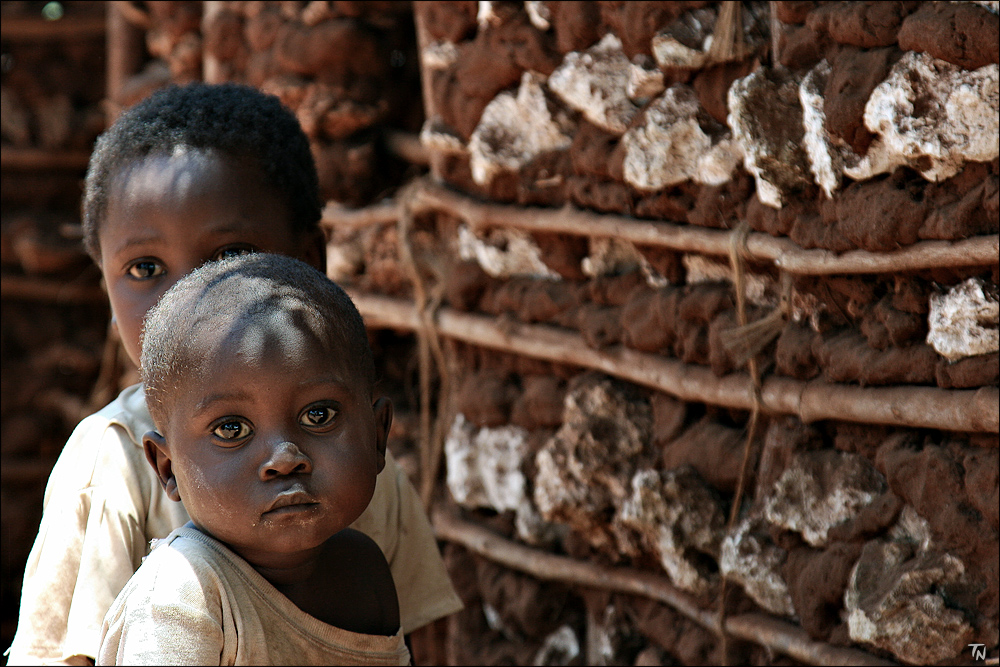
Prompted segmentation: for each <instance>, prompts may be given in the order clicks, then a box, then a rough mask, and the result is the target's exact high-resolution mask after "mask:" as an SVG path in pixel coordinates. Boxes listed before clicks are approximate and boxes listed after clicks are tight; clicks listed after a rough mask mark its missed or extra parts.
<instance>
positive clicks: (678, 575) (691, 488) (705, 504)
mask: <svg viewBox="0 0 1000 667" xmlns="http://www.w3.org/2000/svg"><path fill="white" fill-rule="evenodd" d="M631 486H632V489H631V491H632V492H631V495H630V496H629V498H628V499H627V500H626V501H625V502H624V503H623V504H622V505H621V509H620V512H619V515H618V520H619V521H621V523H622V524H623V525H625V526H627V527H629V528H631V529H633V530H636V531H637V532H639V533H640V534H641V535H642V536H643V537H644V541H645V542H646V543H647V544H651V545H652V546H653V548H654V549H655V551H656V552H657V554H658V555H659V558H660V564H661V565H663V569H664V570H666V571H667V574H669V575H670V579H671V581H673V583H674V584H675V585H676V586H677V587H678V588H681V589H683V590H686V591H689V592H691V593H694V594H696V595H701V594H704V593H708V592H709V590H710V589H711V587H712V586H713V585H714V584H715V583H716V582H717V581H718V575H717V574H716V573H714V572H712V571H710V569H709V568H706V567H705V566H704V565H703V564H702V563H701V562H699V560H698V559H694V558H692V555H693V554H695V553H698V554H701V555H702V556H705V557H708V558H710V559H712V560H718V558H719V549H720V544H721V542H722V538H723V534H724V532H725V524H726V516H725V509H724V507H723V505H722V501H721V500H720V499H719V497H718V496H717V494H715V493H714V492H713V490H712V489H711V487H709V486H708V484H707V483H706V482H705V481H704V480H703V479H702V478H701V477H700V476H699V475H698V473H697V472H695V470H694V468H691V467H690V466H683V467H681V468H677V469H675V470H668V471H657V470H651V469H643V470H639V471H637V472H636V473H635V475H634V476H633V477H632V483H631Z"/></svg>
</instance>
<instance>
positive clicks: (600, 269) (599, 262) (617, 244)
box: [580, 237, 669, 288]
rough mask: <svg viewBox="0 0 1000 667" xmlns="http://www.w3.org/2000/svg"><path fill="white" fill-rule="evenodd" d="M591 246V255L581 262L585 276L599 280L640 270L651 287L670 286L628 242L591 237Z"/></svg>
mask: <svg viewBox="0 0 1000 667" xmlns="http://www.w3.org/2000/svg"><path fill="white" fill-rule="evenodd" d="M589 244H590V250H589V253H588V254H587V256H586V257H584V258H583V259H582V260H581V261H580V270H581V271H583V274H584V275H586V276H589V277H591V278H597V277H599V276H608V275H617V274H621V273H628V272H629V271H635V270H636V269H638V270H639V271H641V272H642V275H643V276H644V277H645V278H646V284H647V285H649V286H650V287H653V288H659V287H664V286H666V285H667V284H669V281H668V280H667V279H666V278H664V277H663V275H661V274H660V273H659V272H658V271H657V270H656V269H654V268H653V266H652V265H651V264H650V263H649V260H648V259H646V258H645V257H643V255H642V253H641V252H639V250H638V249H637V248H636V247H635V246H634V245H632V244H631V243H629V242H628V241H622V240H621V239H616V238H607V237H591V238H590V241H589Z"/></svg>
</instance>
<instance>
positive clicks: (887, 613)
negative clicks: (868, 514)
mask: <svg viewBox="0 0 1000 667" xmlns="http://www.w3.org/2000/svg"><path fill="white" fill-rule="evenodd" d="M964 579H965V566H964V564H963V563H962V561H961V560H959V559H958V558H956V557H955V556H953V555H951V554H948V553H934V552H928V551H924V550H921V549H919V548H917V547H916V545H915V544H913V543H912V542H908V541H899V540H893V541H889V540H883V539H878V540H872V541H870V542H868V543H866V544H865V546H864V548H863V550H862V552H861V556H860V557H859V558H858V562H857V563H856V564H855V566H854V569H853V570H852V571H851V575H850V578H849V580H848V584H847V589H846V590H845V592H844V610H845V611H846V613H847V627H848V633H849V634H850V637H851V639H852V640H853V641H856V642H865V643H867V644H871V645H873V646H877V647H879V648H881V649H884V650H886V651H889V652H891V653H892V654H893V655H895V656H896V657H897V658H899V659H900V660H902V661H904V662H907V663H910V664H916V665H927V664H936V663H939V662H941V661H944V660H949V659H954V658H957V657H959V656H960V655H962V653H963V652H964V651H965V650H966V649H967V645H968V643H969V641H971V640H972V634H973V630H972V627H971V626H970V625H969V624H968V623H967V622H966V620H965V618H964V616H963V614H962V612H960V611H958V610H956V609H952V608H949V607H948V605H947V604H946V603H945V599H944V597H943V596H942V593H941V591H942V589H946V588H948V587H950V586H955V585H963V584H964V583H965V582H964Z"/></svg>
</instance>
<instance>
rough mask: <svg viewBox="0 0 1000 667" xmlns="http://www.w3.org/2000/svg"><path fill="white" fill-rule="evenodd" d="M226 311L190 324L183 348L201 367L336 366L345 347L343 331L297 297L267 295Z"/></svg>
mask: <svg viewBox="0 0 1000 667" xmlns="http://www.w3.org/2000/svg"><path fill="white" fill-rule="evenodd" d="M226 306H227V304H226V303H225V302H224V301H223V302H222V303H221V304H220V305H219V307H218V308H217V309H216V310H215V312H213V313H209V314H206V313H204V312H203V313H202V314H201V315H200V316H199V317H197V318H196V319H195V321H193V322H192V324H191V330H190V331H189V332H188V338H189V339H190V344H189V345H188V347H189V349H190V351H191V352H192V353H193V354H194V355H196V356H197V357H199V358H200V359H201V360H202V363H209V364H210V365H214V364H215V363H218V362H220V361H222V362H225V361H227V360H233V359H238V360H240V361H241V362H242V363H244V364H248V365H254V366H261V367H264V366H274V365H275V364H276V363H277V362H281V363H284V364H287V365H291V366H296V365H297V366H305V365H337V363H338V360H341V359H343V358H344V354H343V352H345V351H346V350H347V349H348V348H349V345H348V342H347V341H346V340H345V339H344V337H343V332H341V331H339V330H338V328H337V327H335V326H334V325H333V324H332V323H331V322H330V321H329V320H328V319H327V318H324V317H322V316H321V315H320V314H319V313H318V312H317V311H316V309H315V308H313V307H312V306H311V304H309V303H308V302H307V301H305V300H304V299H302V298H299V297H297V296H289V295H287V294H281V293H280V292H272V293H269V294H268V295H267V297H266V298H263V299H262V300H261V301H260V302H257V303H253V304H248V305H246V306H245V307H243V308H227V307H226Z"/></svg>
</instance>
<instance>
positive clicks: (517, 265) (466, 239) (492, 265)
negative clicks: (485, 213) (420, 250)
mask: <svg viewBox="0 0 1000 667" xmlns="http://www.w3.org/2000/svg"><path fill="white" fill-rule="evenodd" d="M458 254H459V257H461V258H462V259H464V260H466V261H468V260H475V261H476V262H478V263H479V266H480V267H482V269H483V271H485V272H486V273H488V274H490V275H491V276H493V277H494V278H512V277H515V276H524V277H534V278H547V279H549V280H560V279H561V277H560V275H559V274H558V273H556V272H555V271H553V270H552V269H550V268H549V267H548V266H546V265H545V262H543V261H542V250H541V248H539V247H538V244H537V243H535V241H534V239H532V238H531V235H530V234H528V233H527V232H522V231H521V230H519V229H510V228H500V227H498V228H496V229H491V230H489V231H488V232H486V233H485V234H484V236H483V237H479V236H477V235H476V233H475V232H473V231H472V230H471V229H469V226H468V225H459V227H458Z"/></svg>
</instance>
